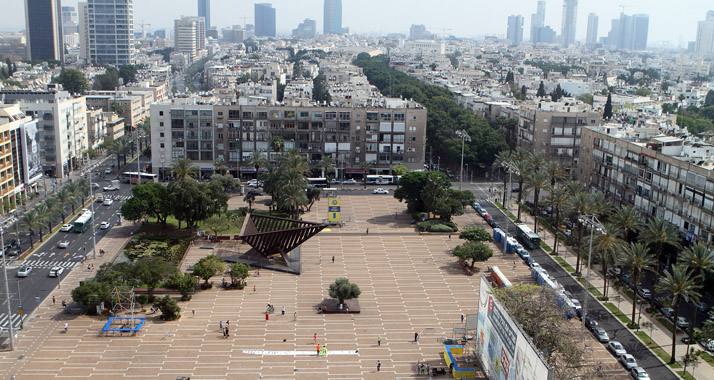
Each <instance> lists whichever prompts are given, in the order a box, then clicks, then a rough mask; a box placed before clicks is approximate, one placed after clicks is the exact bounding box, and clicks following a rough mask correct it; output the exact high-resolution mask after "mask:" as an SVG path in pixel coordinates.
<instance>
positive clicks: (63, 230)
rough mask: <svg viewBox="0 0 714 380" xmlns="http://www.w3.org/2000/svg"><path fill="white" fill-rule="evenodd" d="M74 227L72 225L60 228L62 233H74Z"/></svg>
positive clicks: (64, 225)
mask: <svg viewBox="0 0 714 380" xmlns="http://www.w3.org/2000/svg"><path fill="white" fill-rule="evenodd" d="M72 227H73V226H72V225H71V224H63V225H62V228H60V231H62V232H69V231H72Z"/></svg>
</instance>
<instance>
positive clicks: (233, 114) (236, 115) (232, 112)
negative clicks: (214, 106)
mask: <svg viewBox="0 0 714 380" xmlns="http://www.w3.org/2000/svg"><path fill="white" fill-rule="evenodd" d="M228 118H229V119H240V113H239V111H238V110H228Z"/></svg>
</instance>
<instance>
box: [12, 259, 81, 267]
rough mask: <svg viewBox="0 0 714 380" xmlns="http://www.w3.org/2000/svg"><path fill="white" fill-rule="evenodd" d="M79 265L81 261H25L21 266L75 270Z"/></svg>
mask: <svg viewBox="0 0 714 380" xmlns="http://www.w3.org/2000/svg"><path fill="white" fill-rule="evenodd" d="M77 265H79V261H55V260H25V261H23V262H22V264H20V266H21V267H31V268H52V267H61V268H74V267H76V266H77Z"/></svg>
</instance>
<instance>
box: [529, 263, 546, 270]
mask: <svg viewBox="0 0 714 380" xmlns="http://www.w3.org/2000/svg"><path fill="white" fill-rule="evenodd" d="M530 266H531V269H536V270H538V269H543V267H542V266H540V264H538V263H536V262H535V261H534V262H532V263H531V264H530Z"/></svg>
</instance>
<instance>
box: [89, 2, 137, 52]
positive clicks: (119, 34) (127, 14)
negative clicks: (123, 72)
mask: <svg viewBox="0 0 714 380" xmlns="http://www.w3.org/2000/svg"><path fill="white" fill-rule="evenodd" d="M82 7H83V5H82V3H80V5H79V8H80V14H82V13H83V12H82V11H81V9H82ZM86 7H87V12H86V15H85V17H86V18H87V20H86V25H87V30H86V34H87V36H86V38H84V39H81V38H80V40H84V41H86V42H85V43H86V44H87V45H88V46H87V49H88V50H87V54H88V57H87V58H88V61H89V62H88V63H90V64H93V65H97V66H104V65H126V64H133V63H134V62H135V55H134V54H135V53H134V2H133V0H88V1H87V3H86ZM80 24H81V22H80ZM80 34H81V33H80ZM82 50H84V47H82Z"/></svg>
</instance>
